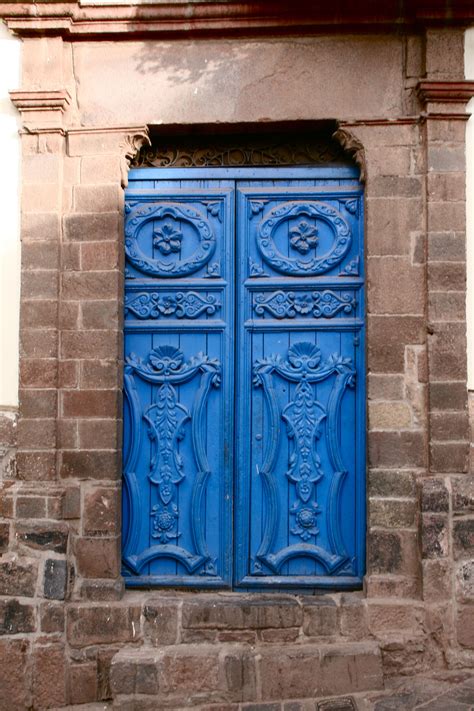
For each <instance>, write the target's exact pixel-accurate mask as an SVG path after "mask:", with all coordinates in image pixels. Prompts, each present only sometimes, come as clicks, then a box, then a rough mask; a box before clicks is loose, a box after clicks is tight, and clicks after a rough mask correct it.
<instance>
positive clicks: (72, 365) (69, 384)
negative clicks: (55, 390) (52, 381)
mask: <svg viewBox="0 0 474 711" xmlns="http://www.w3.org/2000/svg"><path fill="white" fill-rule="evenodd" d="M79 365H80V363H79V361H76V360H60V361H59V362H58V385H59V387H60V388H77V386H78V384H79Z"/></svg>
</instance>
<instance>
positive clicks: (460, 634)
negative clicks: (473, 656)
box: [456, 605, 474, 649]
mask: <svg viewBox="0 0 474 711" xmlns="http://www.w3.org/2000/svg"><path fill="white" fill-rule="evenodd" d="M456 633H457V638H458V642H459V644H460V645H461V646H462V647H468V648H469V649H474V605H462V606H461V607H459V608H458V613H457V620H456Z"/></svg>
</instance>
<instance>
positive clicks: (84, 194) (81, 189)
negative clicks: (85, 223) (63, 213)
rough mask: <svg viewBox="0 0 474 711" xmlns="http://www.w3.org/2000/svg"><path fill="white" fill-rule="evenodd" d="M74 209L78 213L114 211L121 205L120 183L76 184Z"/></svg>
mask: <svg viewBox="0 0 474 711" xmlns="http://www.w3.org/2000/svg"><path fill="white" fill-rule="evenodd" d="M73 190H74V211H75V212H78V213H87V212H92V213H97V212H98V213H103V212H113V211H114V210H118V209H119V207H120V198H121V192H120V184H119V183H118V182H117V183H115V184H114V185H100V184H97V183H96V184H95V185H75V186H74V188H73Z"/></svg>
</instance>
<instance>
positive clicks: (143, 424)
mask: <svg viewBox="0 0 474 711" xmlns="http://www.w3.org/2000/svg"><path fill="white" fill-rule="evenodd" d="M203 178H205V179H203ZM362 209H363V205H362V195H361V189H360V184H359V183H358V181H357V178H356V174H355V171H352V170H351V169H348V168H341V169H332V171H328V170H327V169H324V170H322V169H293V170H287V169H279V170H269V169H260V170H255V169H253V170H250V169H240V170H239V169H234V170H231V169H218V170H214V171H210V170H200V169H188V170H173V169H168V170H160V169H140V170H135V171H132V173H131V175H130V187H129V189H128V191H127V207H126V211H127V213H126V226H125V251H126V289H125V372H124V394H125V405H124V494H123V532H124V537H123V538H124V540H123V561H124V565H123V570H124V575H125V577H126V582H127V585H144V584H155V585H173V586H176V585H181V586H194V587H199V588H202V587H209V586H210V587H212V586H215V587H229V586H231V585H234V586H235V587H240V588H244V589H252V588H265V587H270V588H285V587H290V588H294V589H298V588H306V587H315V588H317V587H330V588H335V589H337V588H344V587H346V588H347V587H357V586H358V585H360V583H361V580H362V574H363V566H364V544H365V509H364V499H365V488H364V473H365V438H364V433H365V409H364V404H365V390H364V369H365V366H364V291H363V284H364V282H363V273H362V270H363V239H362V237H363V231H362V225H363V216H362ZM233 541H234V542H233Z"/></svg>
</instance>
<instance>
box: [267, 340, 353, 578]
mask: <svg viewBox="0 0 474 711" xmlns="http://www.w3.org/2000/svg"><path fill="white" fill-rule="evenodd" d="M321 361H322V354H321V350H320V349H319V348H318V346H316V345H314V344H313V343H309V342H306V341H302V342H299V343H295V344H293V345H292V346H291V347H290V348H289V349H288V354H287V359H286V360H284V359H283V358H281V356H279V355H271V356H270V357H268V358H261V359H258V360H256V361H255V363H254V385H255V386H256V387H262V388H263V391H264V395H265V400H266V403H267V408H268V416H269V423H270V426H269V428H268V431H269V439H268V442H267V446H266V450H265V454H264V460H263V462H262V466H261V469H260V470H259V474H260V476H261V477H262V481H263V488H264V493H265V497H266V503H267V507H266V508H267V515H266V519H265V527H264V531H263V536H262V540H261V543H260V546H259V549H258V551H257V555H256V558H255V562H254V571H253V572H254V574H258V575H261V574H263V571H262V564H265V565H266V566H267V567H268V568H270V570H272V571H273V572H274V573H278V572H279V571H280V569H281V566H282V565H283V564H284V563H285V562H286V561H287V560H289V559H291V558H294V557H298V556H306V557H311V558H313V559H315V560H318V561H319V562H320V563H321V564H322V565H323V566H324V567H325V568H326V570H327V571H328V572H330V573H331V572H334V571H335V570H336V569H337V568H339V567H340V566H342V564H343V563H344V562H346V561H347V554H346V552H345V549H344V544H343V541H342V535H341V531H340V522H339V516H338V508H339V495H340V489H341V483H342V480H343V479H344V477H345V475H346V474H347V471H346V470H345V469H344V465H343V462H342V457H341V452H340V446H339V436H338V419H339V413H340V405H341V400H342V396H343V394H344V391H345V389H346V387H348V386H349V387H352V386H353V385H354V378H355V370H354V368H353V365H352V361H351V359H350V358H344V357H342V356H341V355H339V354H338V353H335V354H333V355H331V356H330V357H329V358H327V360H326V361H324V362H321ZM274 375H279V376H280V377H281V378H283V379H284V380H287V381H288V382H291V383H296V388H295V393H294V396H293V398H292V400H291V401H290V402H289V403H288V404H287V405H286V406H285V407H284V409H283V410H282V411H280V408H279V403H278V399H277V394H276V390H275V388H274V386H273V377H274ZM331 375H335V376H336V378H335V382H334V385H333V387H332V390H331V394H330V396H329V399H328V403H327V407H326V408H325V407H324V406H323V405H322V404H321V403H320V402H318V401H317V399H316V397H315V393H314V389H313V384H315V383H318V382H321V381H323V380H325V379H326V378H328V377H330V376H331ZM280 418H281V419H283V421H284V422H285V423H286V426H287V436H288V439H289V440H290V442H292V451H291V454H290V456H289V461H288V470H287V472H286V476H287V478H288V479H289V481H290V482H292V483H293V484H294V485H295V494H296V500H295V501H294V502H293V504H292V505H291V506H290V507H289V513H290V515H291V516H294V525H293V527H292V529H291V533H292V534H293V535H295V536H298V537H299V538H301V540H302V541H303V542H304V543H302V544H291V545H288V546H286V547H285V548H282V549H281V550H279V551H277V552H272V547H273V542H274V540H275V537H276V532H277V527H278V521H279V512H278V486H277V483H276V481H275V477H274V474H273V471H274V468H275V465H276V461H277V457H278V451H279V447H278V443H279V438H280V425H279V422H280ZM323 421H327V424H326V428H325V432H326V437H327V451H328V455H329V461H330V464H331V466H332V468H333V472H332V476H331V482H330V486H329V499H328V508H327V517H326V520H327V529H328V539H329V543H330V547H331V549H330V550H326V549H324V548H322V547H321V546H318V545H316V543H308V541H309V540H310V539H311V538H316V537H317V535H318V534H319V530H318V527H317V516H318V514H319V513H320V506H319V503H318V501H317V498H316V490H315V485H316V483H317V482H318V481H319V480H320V479H321V478H322V477H323V476H325V474H324V472H323V470H322V466H321V459H320V457H319V455H318V452H317V450H316V442H317V441H318V440H319V439H320V438H321V437H322V435H323V428H322V422H323ZM326 475H327V474H326Z"/></svg>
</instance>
